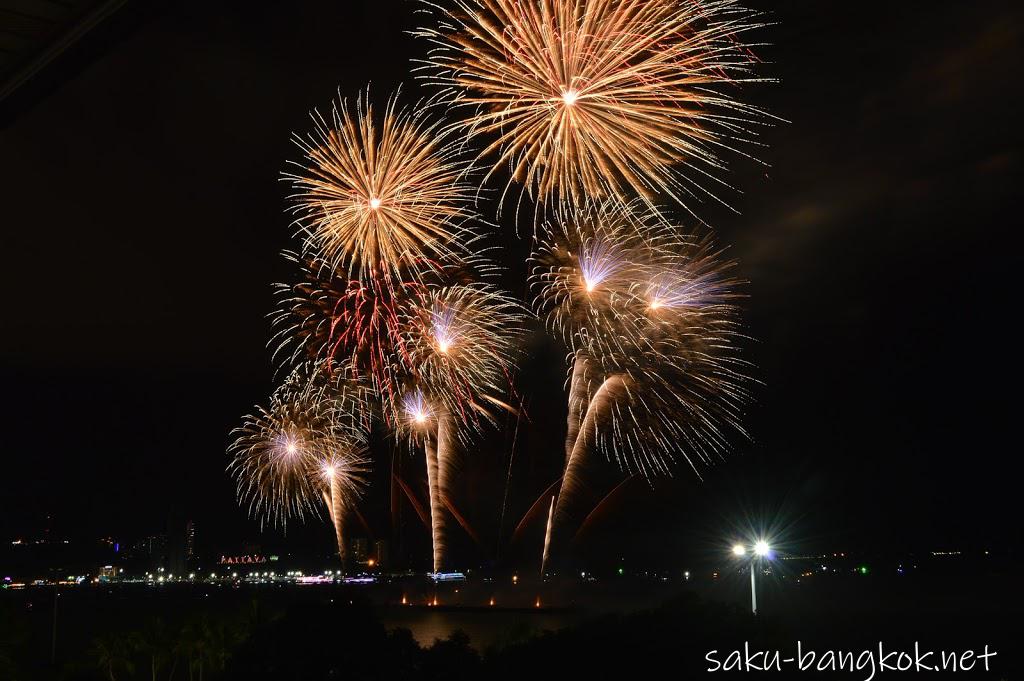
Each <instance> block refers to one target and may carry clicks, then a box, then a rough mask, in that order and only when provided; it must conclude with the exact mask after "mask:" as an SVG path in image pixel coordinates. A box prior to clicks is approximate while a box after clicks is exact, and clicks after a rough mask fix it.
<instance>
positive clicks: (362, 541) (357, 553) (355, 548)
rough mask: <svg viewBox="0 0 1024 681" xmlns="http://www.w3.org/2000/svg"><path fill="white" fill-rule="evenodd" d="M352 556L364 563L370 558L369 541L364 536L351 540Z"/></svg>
mask: <svg viewBox="0 0 1024 681" xmlns="http://www.w3.org/2000/svg"><path fill="white" fill-rule="evenodd" d="M352 558H353V559H354V560H355V561H356V562H357V563H365V562H366V561H368V560H369V559H370V542H369V540H368V539H367V538H366V537H357V538H356V539H354V540H353V541H352Z"/></svg>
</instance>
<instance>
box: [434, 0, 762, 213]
mask: <svg viewBox="0 0 1024 681" xmlns="http://www.w3.org/2000/svg"><path fill="white" fill-rule="evenodd" d="M424 1H425V2H426V4H428V5H429V6H430V7H431V9H432V13H433V14H435V15H439V17H440V18H439V20H438V21H437V22H436V24H435V25H434V26H432V27H427V28H422V29H420V30H419V31H418V34H419V35H421V36H424V37H426V38H427V39H428V40H430V41H431V42H432V43H433V44H434V46H435V48H434V49H433V50H432V51H431V53H430V56H429V58H428V60H427V66H428V70H429V72H430V75H429V76H427V77H428V78H429V79H431V80H432V81H434V82H435V83H438V84H440V85H441V86H443V87H444V88H446V94H447V95H449V96H448V100H449V101H450V102H452V103H454V104H455V105H462V106H468V107H471V111H472V114H471V115H470V116H468V117H467V119H466V120H465V121H463V122H462V123H461V128H462V130H463V131H464V132H466V133H467V134H469V135H470V136H472V137H478V136H483V137H485V138H488V139H490V142H489V143H488V144H486V147H485V148H484V150H483V152H482V153H481V158H482V157H485V156H491V157H493V161H492V162H491V170H490V172H489V174H488V176H490V175H492V174H494V173H496V172H498V171H500V170H501V169H502V168H506V167H507V168H509V169H510V170H511V172H512V177H513V179H515V180H518V181H520V182H522V183H523V184H524V185H525V186H526V187H527V188H528V189H530V190H531V191H532V192H534V193H535V195H536V197H537V199H538V200H540V201H541V202H547V201H549V200H550V199H552V198H557V197H561V198H563V199H564V198H573V199H577V200H578V199H580V198H582V197H583V196H590V197H600V196H609V195H611V196H624V195H628V194H630V193H635V194H638V195H640V196H642V197H647V198H648V200H649V201H650V202H653V197H654V196H655V195H667V196H671V197H673V198H674V199H675V200H677V201H678V202H679V203H681V204H683V205H684V206H685V205H687V202H688V200H690V199H692V198H694V197H703V196H714V193H713V191H712V190H710V189H709V188H708V184H709V180H710V183H711V184H717V183H719V182H721V181H720V180H718V179H715V178H717V177H718V176H719V174H720V173H719V172H718V171H720V170H722V169H723V161H722V160H721V159H720V157H719V154H720V152H721V151H722V150H725V149H727V148H731V147H732V146H733V145H734V144H735V143H736V141H737V140H748V139H749V138H750V137H751V136H752V134H753V133H752V131H751V128H752V127H753V126H754V125H755V124H758V123H764V122H766V121H767V119H768V118H769V117H768V115H767V114H766V113H765V112H764V111H762V110H760V109H758V108H756V107H754V106H750V105H747V104H744V103H742V102H740V101H738V100H736V99H735V98H734V97H733V95H732V91H733V90H734V89H735V88H734V86H735V85H736V84H738V83H741V82H751V81H755V80H763V79H758V78H756V77H755V75H754V73H753V67H754V65H755V63H756V61H757V60H756V58H755V57H754V56H753V54H752V52H751V50H750V46H749V45H748V44H746V43H745V42H744V40H743V38H744V35H745V34H746V33H747V32H748V31H750V30H751V29H752V28H755V27H756V26H758V24H757V23H756V22H755V21H754V15H753V14H752V13H751V12H750V11H747V10H745V9H743V8H741V7H740V6H738V5H737V4H736V3H735V2H734V1H733V0H685V1H682V2H680V1H679V0H452V1H451V2H447V3H435V2H430V1H428V0H424ZM506 189H507V187H506Z"/></svg>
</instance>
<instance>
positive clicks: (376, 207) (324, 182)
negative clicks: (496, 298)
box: [285, 93, 477, 281]
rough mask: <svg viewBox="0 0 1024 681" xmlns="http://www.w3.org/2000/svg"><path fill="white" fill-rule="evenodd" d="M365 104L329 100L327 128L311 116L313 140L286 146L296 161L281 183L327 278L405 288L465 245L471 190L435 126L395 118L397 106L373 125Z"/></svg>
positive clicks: (401, 115)
mask: <svg viewBox="0 0 1024 681" xmlns="http://www.w3.org/2000/svg"><path fill="white" fill-rule="evenodd" d="M368 99H369V96H368V93H366V94H364V95H362V96H360V97H359V98H358V99H357V100H356V102H355V104H354V106H353V105H351V104H349V103H348V102H346V101H344V100H338V101H336V102H335V103H334V104H333V105H332V108H331V115H330V118H329V119H325V118H324V117H323V116H322V115H321V114H320V113H319V112H317V111H314V112H313V113H312V114H311V117H312V119H313V124H314V132H313V133H312V134H310V135H307V136H305V137H302V136H298V135H296V136H295V138H294V139H295V142H296V144H297V145H298V146H299V147H300V148H301V149H302V151H303V153H304V154H305V158H304V159H303V160H302V161H301V162H296V163H293V164H292V166H293V167H294V170H293V171H292V172H289V173H286V174H285V177H286V179H289V180H290V181H291V182H292V186H293V188H294V194H293V196H292V198H293V200H294V202H295V204H294V210H295V212H296V214H297V220H296V222H297V224H298V225H299V226H300V228H301V231H302V232H303V233H304V234H305V235H306V237H307V244H308V245H309V246H311V247H313V248H314V250H316V251H317V252H319V253H322V254H323V258H324V259H325V260H326V261H327V264H329V265H330V267H331V269H332V270H338V271H342V272H345V273H346V274H347V276H348V277H352V278H355V279H359V280H362V281H366V280H367V279H369V278H380V279H384V280H390V279H397V280H403V279H405V280H408V279H409V278H410V277H412V278H415V277H416V276H417V275H418V274H420V273H421V272H423V271H426V270H430V269H431V268H432V267H433V265H434V261H435V260H437V259H441V260H445V259H451V258H452V257H454V256H455V251H456V250H458V249H459V248H460V247H461V246H456V244H460V245H462V246H464V245H465V244H467V243H468V242H470V241H472V239H473V236H472V234H470V232H469V230H468V229H467V227H466V222H467V220H469V219H470V218H473V217H475V215H474V213H473V211H472V210H471V209H470V207H469V206H470V201H471V199H472V198H473V195H474V193H475V192H476V191H477V190H476V189H475V187H473V186H471V185H470V184H468V183H467V181H466V171H467V164H466V163H465V162H464V161H461V160H460V159H459V156H458V154H457V153H456V149H455V147H454V146H453V145H450V144H448V143H447V142H446V139H447V138H446V135H445V133H444V132H443V131H441V130H440V129H439V127H438V124H437V123H429V122H427V121H426V120H424V119H423V117H422V116H421V115H419V114H417V113H411V112H410V111H409V110H403V109H399V108H398V104H397V97H392V98H391V99H390V100H389V101H388V104H387V106H386V107H385V108H384V111H383V115H380V116H378V115H377V111H376V110H375V109H374V108H373V107H372V106H371V105H370V104H369V103H368Z"/></svg>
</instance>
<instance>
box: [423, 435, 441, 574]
mask: <svg viewBox="0 0 1024 681" xmlns="http://www.w3.org/2000/svg"><path fill="white" fill-rule="evenodd" d="M439 428H440V426H439ZM437 439H438V433H437V431H435V432H434V433H433V434H432V435H430V436H427V438H426V440H425V441H424V449H425V453H426V458H427V485H428V489H429V491H430V537H431V546H432V547H433V561H434V562H433V571H434V572H435V573H437V572H441V570H442V568H443V567H444V554H445V516H444V502H443V501H442V500H441V494H442V492H441V480H440V478H441V473H440V468H441V465H440V461H439V458H438V447H437Z"/></svg>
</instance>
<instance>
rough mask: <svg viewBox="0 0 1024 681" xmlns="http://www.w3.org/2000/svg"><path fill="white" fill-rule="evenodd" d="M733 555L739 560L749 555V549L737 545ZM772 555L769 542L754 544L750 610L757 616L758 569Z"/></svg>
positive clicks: (760, 540) (734, 547)
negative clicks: (762, 561)
mask: <svg viewBox="0 0 1024 681" xmlns="http://www.w3.org/2000/svg"><path fill="white" fill-rule="evenodd" d="M732 553H733V555H734V556H736V557H737V558H742V557H743V556H745V555H747V548H746V547H745V546H743V544H736V545H735V546H733V547H732ZM770 553H771V547H770V546H768V542H766V541H764V540H763V539H759V540H758V541H756V542H754V550H753V553H752V555H751V556H750V610H751V612H753V613H754V614H755V615H756V614H757V568H758V567H759V566H760V565H761V560H762V559H763V558H767V557H768V555H769V554H770Z"/></svg>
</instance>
